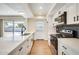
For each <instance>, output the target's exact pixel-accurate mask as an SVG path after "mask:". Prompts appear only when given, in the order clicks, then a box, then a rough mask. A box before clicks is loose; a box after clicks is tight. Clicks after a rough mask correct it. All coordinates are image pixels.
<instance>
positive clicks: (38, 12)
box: [29, 3, 53, 16]
mask: <svg viewBox="0 0 79 59" xmlns="http://www.w3.org/2000/svg"><path fill="white" fill-rule="evenodd" d="M52 5H53V4H52V3H29V7H30V9H31V11H32V13H33V15H34V16H46V15H47V14H48V12H49V10H50V8H51V7H52Z"/></svg>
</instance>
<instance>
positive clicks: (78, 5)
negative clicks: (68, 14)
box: [76, 3, 79, 23]
mask: <svg viewBox="0 0 79 59" xmlns="http://www.w3.org/2000/svg"><path fill="white" fill-rule="evenodd" d="M76 13H77V21H76V22H77V23H79V3H77V4H76Z"/></svg>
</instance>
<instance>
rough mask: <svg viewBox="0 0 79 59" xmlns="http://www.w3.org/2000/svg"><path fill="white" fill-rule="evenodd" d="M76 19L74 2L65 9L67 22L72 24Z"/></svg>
mask: <svg viewBox="0 0 79 59" xmlns="http://www.w3.org/2000/svg"><path fill="white" fill-rule="evenodd" d="M76 20H77V19H76V4H75V3H74V4H72V5H70V6H69V7H68V9H67V24H74V22H75V21H76Z"/></svg>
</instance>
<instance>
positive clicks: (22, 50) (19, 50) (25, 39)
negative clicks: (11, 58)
mask: <svg viewBox="0 0 79 59" xmlns="http://www.w3.org/2000/svg"><path fill="white" fill-rule="evenodd" d="M33 35H34V33H30V34H29V35H23V36H21V35H20V36H14V37H9V38H4V37H2V38H0V55H27V54H28V53H30V50H31V47H32V44H33V38H34V37H33ZM12 38H13V39H12Z"/></svg>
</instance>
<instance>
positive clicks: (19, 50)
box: [9, 36, 33, 55]
mask: <svg viewBox="0 0 79 59" xmlns="http://www.w3.org/2000/svg"><path fill="white" fill-rule="evenodd" d="M32 42H33V36H30V37H29V38H28V39H26V41H24V42H23V43H22V44H20V45H19V46H18V47H16V48H15V49H14V50H13V51H12V52H10V53H9V55H27V54H29V53H30V51H31V48H32Z"/></svg>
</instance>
